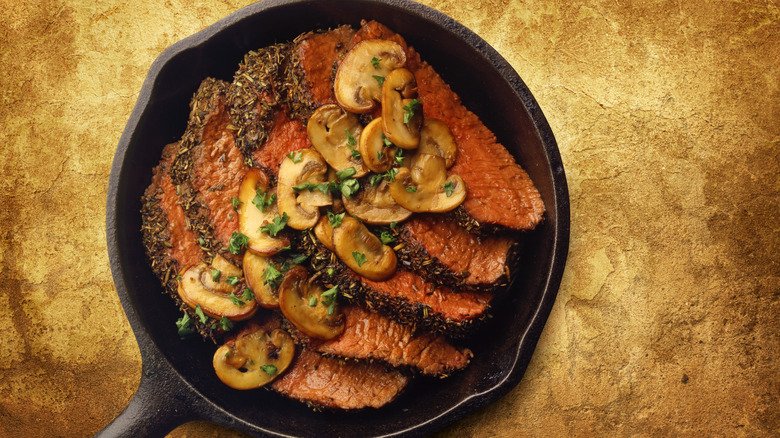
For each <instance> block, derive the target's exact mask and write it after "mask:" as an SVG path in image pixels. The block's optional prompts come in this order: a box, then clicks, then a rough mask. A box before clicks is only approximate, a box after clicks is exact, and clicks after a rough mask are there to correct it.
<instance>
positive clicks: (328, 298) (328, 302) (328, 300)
mask: <svg viewBox="0 0 780 438" xmlns="http://www.w3.org/2000/svg"><path fill="white" fill-rule="evenodd" d="M353 254H354V253H353ZM338 293H339V287H338V286H333V287H332V288H330V289H328V290H326V291H325V292H323V293H322V294H320V298H322V305H323V306H328V315H333V311H334V310H335V309H336V295H338Z"/></svg>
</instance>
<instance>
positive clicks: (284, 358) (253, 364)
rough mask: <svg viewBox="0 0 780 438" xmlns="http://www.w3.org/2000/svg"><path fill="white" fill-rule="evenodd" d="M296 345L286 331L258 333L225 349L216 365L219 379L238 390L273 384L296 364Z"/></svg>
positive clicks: (217, 354)
mask: <svg viewBox="0 0 780 438" xmlns="http://www.w3.org/2000/svg"><path fill="white" fill-rule="evenodd" d="M294 357H295V342H293V339H292V336H290V334H289V333H287V332H286V331H284V330H281V329H275V330H273V331H272V332H270V333H268V332H266V331H264V330H257V331H254V332H250V333H245V334H243V335H241V336H239V337H238V338H237V339H236V340H235V341H231V342H228V343H226V344H225V345H222V346H221V347H219V348H218V349H217V351H216V352H215V353H214V358H213V360H212V365H213V366H214V371H215V372H216V373H217V377H219V380H221V381H222V382H223V383H225V384H226V385H228V386H229V387H231V388H234V389H255V388H259V387H261V386H263V385H265V384H267V383H270V382H271V381H273V380H274V379H276V377H277V376H279V375H280V374H282V373H283V372H284V370H286V369H287V367H288V366H290V364H291V363H292V360H293V358H294Z"/></svg>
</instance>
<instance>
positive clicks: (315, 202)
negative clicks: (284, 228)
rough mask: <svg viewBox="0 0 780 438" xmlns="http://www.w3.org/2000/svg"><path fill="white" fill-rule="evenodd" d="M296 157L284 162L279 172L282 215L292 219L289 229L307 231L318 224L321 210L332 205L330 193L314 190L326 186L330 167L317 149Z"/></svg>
mask: <svg viewBox="0 0 780 438" xmlns="http://www.w3.org/2000/svg"><path fill="white" fill-rule="evenodd" d="M293 157H294V159H291V158H289V157H288V158H285V159H284V160H282V165H281V166H280V168H279V186H278V188H277V194H278V195H279V201H278V202H279V211H281V212H282V213H286V214H287V216H288V217H289V219H288V220H287V225H288V226H290V227H291V228H294V229H296V230H305V229H306V228H311V227H313V226H314V224H316V223H317V220H318V219H319V218H320V211H319V207H321V206H323V205H330V204H331V203H332V201H331V197H330V193H325V192H327V191H323V190H319V189H317V188H315V186H317V185H319V184H323V183H326V182H327V175H328V165H327V164H326V163H325V160H324V159H323V158H322V156H321V155H320V154H319V153H318V152H317V151H315V150H314V149H303V150H300V151H297V152H295V153H294V154H293ZM295 161H297V162H295ZM307 187H308V188H307Z"/></svg>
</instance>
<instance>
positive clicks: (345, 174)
mask: <svg viewBox="0 0 780 438" xmlns="http://www.w3.org/2000/svg"><path fill="white" fill-rule="evenodd" d="M356 173H357V170H355V168H354V167H351V166H350V167H347V168H346V169H341V170H339V171H338V172H336V176H337V177H339V181H344V180H345V179H347V178H349V177H351V176H352V175H354V174H356Z"/></svg>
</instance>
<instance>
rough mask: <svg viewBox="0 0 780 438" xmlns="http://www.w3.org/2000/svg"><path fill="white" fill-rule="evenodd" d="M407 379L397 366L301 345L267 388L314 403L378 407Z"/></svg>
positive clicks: (330, 406) (322, 405) (399, 388)
mask: <svg viewBox="0 0 780 438" xmlns="http://www.w3.org/2000/svg"><path fill="white" fill-rule="evenodd" d="M407 383H409V377H408V376H406V375H404V374H403V373H401V372H399V371H398V370H395V369H392V368H388V367H387V366H386V365H384V364H382V363H379V362H375V363H367V362H355V361H344V360H339V359H336V358H333V357H327V356H323V355H321V354H319V353H315V352H313V351H311V350H308V349H305V348H304V349H301V350H300V351H299V352H298V355H297V357H296V358H295V361H294V362H293V363H292V365H290V367H289V368H288V369H287V371H285V373H284V375H282V376H281V377H279V378H278V379H276V380H274V381H273V382H272V383H271V388H272V389H273V390H275V391H277V392H279V393H281V394H283V395H285V396H287V397H290V398H293V399H296V400H299V401H302V402H305V403H307V404H309V405H313V406H314V407H326V408H337V409H362V408H368V407H371V408H380V407H382V406H384V405H386V404H387V403H390V402H391V401H392V400H393V399H395V397H396V396H398V394H400V393H401V390H403V389H404V387H406V384H407Z"/></svg>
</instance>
